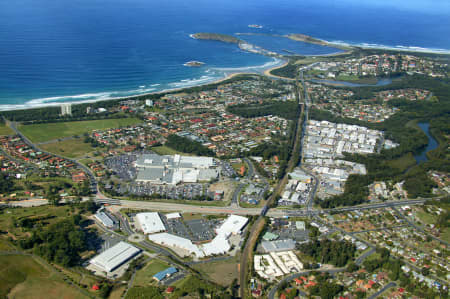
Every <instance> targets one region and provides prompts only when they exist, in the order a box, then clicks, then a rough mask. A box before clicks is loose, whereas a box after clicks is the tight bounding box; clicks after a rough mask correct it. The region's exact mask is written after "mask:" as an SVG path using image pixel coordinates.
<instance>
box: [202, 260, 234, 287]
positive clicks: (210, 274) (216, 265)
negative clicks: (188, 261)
mask: <svg viewBox="0 0 450 299" xmlns="http://www.w3.org/2000/svg"><path fill="white" fill-rule="evenodd" d="M238 264H239V261H238V259H237V258H236V257H233V258H230V259H228V260H225V261H219V262H212V263H205V264H197V265H195V266H194V268H195V269H196V270H198V271H200V273H202V274H204V275H206V276H207V278H208V279H209V280H212V281H213V282H215V283H217V284H219V285H222V286H224V287H225V286H229V285H230V284H231V283H232V282H233V280H234V279H238Z"/></svg>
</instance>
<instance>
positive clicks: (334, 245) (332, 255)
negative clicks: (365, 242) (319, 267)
mask: <svg viewBox="0 0 450 299" xmlns="http://www.w3.org/2000/svg"><path fill="white" fill-rule="evenodd" d="M298 249H299V250H300V251H301V252H303V253H304V254H307V255H309V256H312V257H313V258H314V259H315V260H316V261H317V262H319V263H322V264H333V265H335V266H337V267H343V266H345V265H346V264H347V262H348V261H350V260H352V259H353V257H354V255H355V252H356V247H355V245H353V244H352V243H351V242H348V241H332V240H328V239H325V240H313V241H311V242H308V243H302V244H299V245H298Z"/></svg>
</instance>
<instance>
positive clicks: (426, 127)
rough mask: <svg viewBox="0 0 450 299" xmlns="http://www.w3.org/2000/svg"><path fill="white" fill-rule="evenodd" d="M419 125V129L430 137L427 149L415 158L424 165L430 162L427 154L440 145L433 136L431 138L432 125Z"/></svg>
mask: <svg viewBox="0 0 450 299" xmlns="http://www.w3.org/2000/svg"><path fill="white" fill-rule="evenodd" d="M417 125H418V126H419V128H420V129H421V130H422V131H424V132H425V134H426V135H427V137H428V145H427V147H426V148H425V149H424V150H423V151H422V152H421V153H420V154H418V155H415V156H414V158H415V159H416V162H417V163H422V162H426V161H428V157H427V153H428V152H429V151H432V150H434V149H436V148H437V147H438V146H439V144H438V142H437V141H436V139H434V138H433V136H431V134H430V124H429V123H418V124H417Z"/></svg>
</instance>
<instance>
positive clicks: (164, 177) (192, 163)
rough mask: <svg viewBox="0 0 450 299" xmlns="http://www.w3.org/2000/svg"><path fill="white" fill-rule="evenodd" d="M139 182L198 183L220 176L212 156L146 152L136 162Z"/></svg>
mask: <svg viewBox="0 0 450 299" xmlns="http://www.w3.org/2000/svg"><path fill="white" fill-rule="evenodd" d="M135 166H136V168H137V170H138V174H137V178H136V181H137V182H146V183H152V184H166V185H176V184H179V183H197V182H203V181H211V180H213V179H216V178H218V176H219V172H218V171H217V169H215V167H216V163H215V161H214V159H213V158H211V157H190V156H180V155H173V156H169V155H165V156H160V155H157V154H144V155H141V156H140V157H139V158H138V160H137V161H136V162H135Z"/></svg>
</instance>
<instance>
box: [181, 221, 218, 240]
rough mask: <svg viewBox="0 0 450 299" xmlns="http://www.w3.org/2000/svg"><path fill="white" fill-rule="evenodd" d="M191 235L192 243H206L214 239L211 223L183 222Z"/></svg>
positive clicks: (212, 224)
mask: <svg viewBox="0 0 450 299" xmlns="http://www.w3.org/2000/svg"><path fill="white" fill-rule="evenodd" d="M185 223H186V225H187V227H189V230H190V231H191V233H192V241H208V240H212V239H213V238H214V237H215V235H216V234H215V233H214V224H215V223H213V221H208V220H204V219H195V220H189V221H185Z"/></svg>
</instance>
